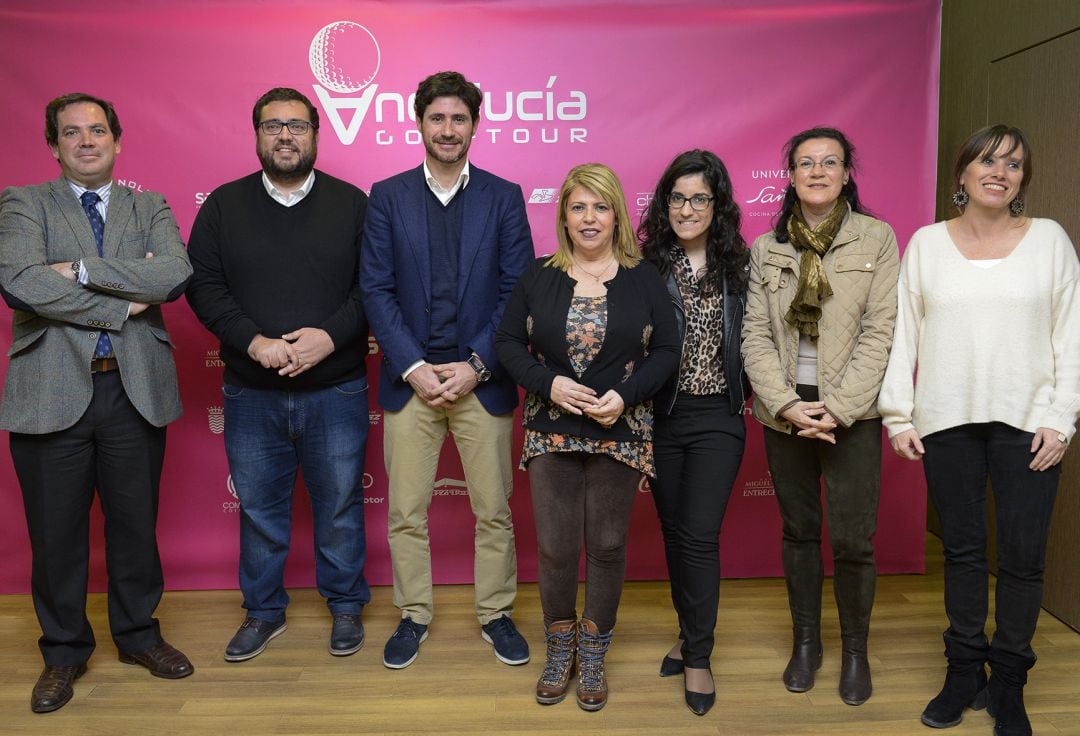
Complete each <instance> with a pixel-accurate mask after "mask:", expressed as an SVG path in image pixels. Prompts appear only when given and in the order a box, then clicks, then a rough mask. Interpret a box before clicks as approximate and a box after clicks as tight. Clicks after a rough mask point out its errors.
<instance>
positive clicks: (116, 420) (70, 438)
mask: <svg viewBox="0 0 1080 736" xmlns="http://www.w3.org/2000/svg"><path fill="white" fill-rule="evenodd" d="M164 456H165V428H164V427H155V426H153V425H151V424H150V423H149V422H147V421H146V420H145V419H143V417H142V415H140V414H139V412H138V411H136V409H135V407H134V406H132V404H131V402H130V401H129V400H128V398H127V395H126V394H125V393H124V387H123V385H122V384H121V382H120V373H119V372H118V371H110V372H108V373H95V374H94V396H93V398H92V399H91V401H90V406H89V407H88V408H87V410H86V413H85V414H83V416H82V417H81V418H80V419H79V421H78V422H76V423H75V425H74V426H72V427H70V428H68V429H65V430H62V431H59V432H52V433H49V434H18V433H14V432H13V433H12V434H11V458H12V460H13V461H14V465H15V472H16V473H17V474H18V477H19V485H20V486H21V487H22V493H23V505H24V507H25V509H26V524H27V527H28V528H29V531H30V546H31V550H32V552H33V570H32V574H31V588H32V593H33V599H34V609H35V611H36V612H37V616H38V623H39V624H40V625H41V633H42V635H41V638H40V639H39V640H38V646H39V648H40V649H41V654H42V656H43V657H44V659H45V663H46V664H49V665H67V666H71V665H79V664H82V663H84V662H86V661H87V660H88V659H89V658H90V654H91V653H92V652H93V651H94V647H95V640H94V632H93V630H92V629H91V627H90V621H89V620H88V619H87V618H86V582H87V570H88V566H89V558H90V550H89V544H90V542H89V531H90V506H91V504H92V503H93V500H94V488H95V487H96V488H97V491H98V496H99V497H100V499H101V510H102V512H103V514H104V516H105V539H106V548H105V549H106V552H105V566H106V569H107V571H108V573H109V628H110V629H111V630H112V637H113V641H114V642H115V643H116V646H117V648H118V649H119V650H120V651H122V652H138V651H142V650H144V649H149V648H150V647H153V646H155V645H157V644H158V643H159V642H160V641H161V634H160V632H159V630H158V622H157V620H156V619H155V618H154V617H153V614H154V609H156V608H157V605H158V602H159V601H160V600H161V593H162V590H163V589H164V583H163V580H162V574H161V560H160V559H159V557H158V549H157V535H156V529H155V527H156V523H157V508H158V484H159V482H160V480H161V466H162V460H163V458H164Z"/></svg>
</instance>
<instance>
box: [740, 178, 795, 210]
mask: <svg viewBox="0 0 1080 736" xmlns="http://www.w3.org/2000/svg"><path fill="white" fill-rule="evenodd" d="M750 178H751V179H754V180H756V181H755V182H754V184H753V185H752V186H751V187H749V188H748V189H747V191H751V192H756V194H754V195H753V196H751V197H750V198H749V199H746V200H743V203H744V206H743V211H742V214H743V216H744V217H772V216H773V215H775V214H776V213H777V212H779V211H780V205H781V204H782V203H783V201H784V192H785V191H786V190H787V185H788V172H787V169H753V170H752V171H751V172H750Z"/></svg>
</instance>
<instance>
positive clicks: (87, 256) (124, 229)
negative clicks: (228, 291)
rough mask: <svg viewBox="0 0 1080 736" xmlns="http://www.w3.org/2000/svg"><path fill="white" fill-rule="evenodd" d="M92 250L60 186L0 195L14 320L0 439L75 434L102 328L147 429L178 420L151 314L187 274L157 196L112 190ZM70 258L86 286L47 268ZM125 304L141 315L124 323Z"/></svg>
mask: <svg viewBox="0 0 1080 736" xmlns="http://www.w3.org/2000/svg"><path fill="white" fill-rule="evenodd" d="M103 252H104V257H99V256H98V254H97V245H96V244H95V243H94V234H93V232H92V231H91V229H90V221H89V220H88V219H87V217H86V213H85V212H83V209H82V207H81V205H80V204H79V201H78V200H77V199H76V198H75V195H74V193H73V192H72V190H71V186H70V185H69V184H68V182H67V180H66V179H64V178H63V177H61V178H59V179H56V180H55V181H51V182H47V183H45V184H40V185H36V186H26V187H11V188H9V189H7V190H5V191H4V193H3V196H2V197H0V296H3V299H4V301H5V302H7V304H8V306H10V307H11V308H12V309H14V310H15V313H14V316H13V319H12V342H11V349H10V350H9V351H8V357H9V359H10V363H9V365H8V371H7V379H6V380H5V382H4V393H3V396H2V397H0V429H7V430H10V431H12V432H21V433H27V434H44V433H47V432H55V431H58V430H61V429H66V428H68V427H70V426H72V425H73V424H75V422H77V421H78V420H79V418H80V417H81V416H82V415H83V413H85V411H86V408H87V406H89V404H90V399H91V397H92V395H93V379H92V378H91V374H90V361H91V359H92V358H93V355H94V346H95V344H96V343H97V338H98V332H99V331H100V330H102V329H105V330H108V331H109V337H110V339H111V340H112V345H113V352H114V353H115V355H116V359H117V362H118V363H119V366H120V376H121V379H122V381H123V384H124V390H125V392H126V393H127V396H128V398H129V399H130V400H131V403H132V404H133V405H134V406H135V408H136V409H137V410H138V411H139V413H140V414H142V416H143V417H145V418H146V420H147V421H148V422H150V423H151V424H153V425H155V426H158V427H161V426H164V425H165V424H167V423H169V422H171V421H173V420H174V419H177V418H178V417H179V416H180V414H181V406H180V392H179V388H178V386H177V380H176V365H175V363H174V362H173V357H172V347H173V346H172V342H171V340H170V338H169V333H168V332H167V331H166V330H165V322H164V319H163V318H162V314H161V307H160V306H158V305H160V304H161V303H162V302H166V301H170V300H173V299H176V298H177V297H179V296H180V294H182V293H183V291H184V287H185V286H186V285H187V281H188V279H189V278H190V277H191V264H190V263H189V262H188V257H187V252H186V251H185V250H184V244H183V242H182V241H181V239H180V231H179V228H177V225H176V220H175V219H173V215H172V211H171V210H170V209H169V206H168V205H167V204H166V203H165V200H164V198H163V197H162V196H161V195H160V194H156V193H153V192H146V193H140V194H136V193H134V192H132V191H131V190H130V189H128V188H127V187H124V186H120V185H118V184H113V188H112V190H111V193H110V196H109V210H108V213H107V215H106V218H105V237H104V243H103ZM147 253H153V254H154V257H153V258H146V254H147ZM79 259H82V262H83V265H84V266H85V267H86V271H87V274H88V276H89V283H88V284H87V285H85V286H83V285H80V284H79V283H78V282H75V281H71V280H69V279H67V278H65V277H64V276H61V275H60V274H58V273H57V272H56V271H54V270H53V269H52V268H49V264H51V263H62V262H64V261H75V260H79ZM133 301H134V302H144V303H148V304H151V305H152V306H150V308H149V309H147V310H146V311H144V312H142V313H140V314H138V315H135V316H133V317H130V318H129V317H128V315H127V313H128V305H129V303H130V302H133Z"/></svg>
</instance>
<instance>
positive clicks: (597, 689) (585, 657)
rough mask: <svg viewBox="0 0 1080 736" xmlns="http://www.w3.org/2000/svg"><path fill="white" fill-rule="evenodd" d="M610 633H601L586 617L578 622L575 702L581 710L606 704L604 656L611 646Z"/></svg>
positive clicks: (598, 708) (606, 690)
mask: <svg viewBox="0 0 1080 736" xmlns="http://www.w3.org/2000/svg"><path fill="white" fill-rule="evenodd" d="M612 633H613V632H611V631H609V632H607V633H606V634H601V633H600V630H599V629H597V628H596V624H595V623H593V622H592V621H590V620H589V619H587V618H583V619H581V623H580V624H578V683H577V704H578V706H580V707H581V709H582V710H600V709H601V708H603V707H604V706H605V705H607V697H608V689H607V674H606V673H605V671H604V657H606V656H607V650H608V647H609V646H611V635H612Z"/></svg>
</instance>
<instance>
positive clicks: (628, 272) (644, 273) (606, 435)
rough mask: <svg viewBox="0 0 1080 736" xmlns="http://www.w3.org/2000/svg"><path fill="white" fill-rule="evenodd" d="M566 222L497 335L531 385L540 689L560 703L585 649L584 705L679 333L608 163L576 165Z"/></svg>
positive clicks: (592, 689) (510, 362)
mask: <svg viewBox="0 0 1080 736" xmlns="http://www.w3.org/2000/svg"><path fill="white" fill-rule="evenodd" d="M557 230H558V238H559V249H558V251H557V252H556V253H555V254H554V255H552V256H550V257H544V258H540V259H537V260H536V261H534V262H533V264H532V265H531V266H530V267H529V269H528V270H527V271H526V272H525V274H524V275H523V276H522V277H521V280H520V281H519V282H518V284H517V286H516V287H515V289H514V292H513V294H511V296H510V302H509V303H508V304H507V307H506V311H505V313H504V314H503V319H502V323H501V325H500V327H499V333H498V336H497V337H496V340H495V347H496V350H497V352H498V355H499V362H500V363H501V365H502V366H503V367H504V368H505V369H506V371H507V372H508V373H509V374H510V375H511V376H512V377H513V378H514V380H515V381H517V383H519V384H520V385H521V386H523V387H524V388H525V390H526V391H527V392H528V395H527V397H526V404H525V412H524V423H525V430H526V431H525V448H524V452H523V455H522V461H521V462H522V465H523V466H524V467H526V468H527V469H528V471H529V480H530V484H531V486H532V499H533V514H534V517H535V520H536V535H537V541H538V544H539V547H540V555H539V565H538V577H539V581H540V601H541V604H542V606H543V609H544V626H545V629H546V634H547V663H546V665H545V668H544V672H543V674H542V675H541V677H540V679H539V681H538V682H537V684H536V699H537V701H538V702H540V703H542V704H553V703H558V702H560V701H562V699H563V698H564V697H565V695H566V690H567V688H568V686H569V682H570V677H571V675H572V673H573V670H574V666H575V659H576V660H577V662H576V664H577V668H578V682H577V701H578V705H579V706H581V708H583V709H585V710H589V711H593V710H599V709H600V708H603V707H604V705H605V704H606V703H607V680H606V677H605V674H604V658H605V655H606V653H607V649H608V645H609V644H610V642H611V635H612V630H613V628H614V626H615V614H616V610H617V609H618V606H619V597H620V596H621V594H622V585H623V575H624V572H625V567H626V537H627V530H628V527H629V523H630V508H631V506H632V504H633V500H634V493H635V491H636V489H637V486H638V482H639V480H640V478H641V475H642V474H643V473H644V474H646V475H652V474H653V473H654V470H653V456H652V424H653V417H652V402H651V401H650V397H652V395H653V394H655V393H656V391H657V390H659V389H660V387H661V386H663V384H664V382H665V381H666V380H667V379H668V377H669V376H671V374H672V373H673V372H674V371H675V368H676V364H677V362H678V334H677V331H676V327H675V315H674V310H673V308H672V306H671V302H670V300H669V299H668V296H667V291H666V290H665V288H664V283H663V281H662V280H661V278H660V275H659V274H658V273H657V271H656V269H655V268H654V267H653V266H652V265H651V264H648V263H643V262H641V257H640V254H639V253H638V249H637V246H636V243H635V239H634V231H633V228H632V227H631V225H630V218H629V215H628V213H627V211H626V199H625V196H624V195H623V190H622V186H621V185H620V184H619V180H618V178H617V177H616V176H615V173H614V172H613V171H612V170H611V169H609V168H608V167H606V166H603V165H601V164H584V165H582V166H578V167H575V168H574V169H572V170H571V171H570V173H569V175H568V176H567V178H566V181H565V182H564V183H563V186H562V190H561V192H560V197H559V210H558V217H557ZM583 541H584V546H585V556H586V589H585V608H584V610H583V612H582V616H581V620H580V621H579V620H578V616H577V611H576V609H575V605H576V600H577V583H578V560H579V559H580V557H581V547H582V542H583Z"/></svg>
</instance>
